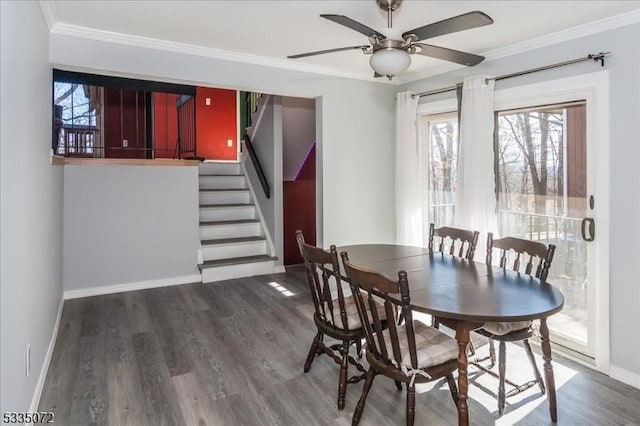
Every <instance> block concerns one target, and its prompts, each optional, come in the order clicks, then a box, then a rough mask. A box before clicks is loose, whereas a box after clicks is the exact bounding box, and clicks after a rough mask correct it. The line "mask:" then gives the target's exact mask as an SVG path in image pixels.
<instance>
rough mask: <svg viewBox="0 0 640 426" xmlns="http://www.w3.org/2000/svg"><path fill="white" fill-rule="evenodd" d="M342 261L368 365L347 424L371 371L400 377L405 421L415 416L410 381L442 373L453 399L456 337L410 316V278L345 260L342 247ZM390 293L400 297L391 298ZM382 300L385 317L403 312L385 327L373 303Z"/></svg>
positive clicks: (362, 398)
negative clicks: (404, 393) (361, 328)
mask: <svg viewBox="0 0 640 426" xmlns="http://www.w3.org/2000/svg"><path fill="white" fill-rule="evenodd" d="M341 257H342V263H343V265H344V269H345V272H346V274H347V277H348V278H349V283H350V285H351V292H352V294H353V295H354V299H355V301H356V306H357V309H358V314H359V315H360V323H361V324H364V332H365V338H366V342H367V345H366V354H367V355H366V356H367V361H368V362H369V370H368V371H367V374H366V379H365V382H364V387H363V389H362V395H361V396H360V399H359V400H358V404H357V405H356V409H355V411H354V413H353V420H352V422H351V424H352V425H357V424H358V423H359V422H360V418H361V416H362V412H363V410H364V405H365V402H366V400H367V395H368V394H369V390H370V389H371V385H372V384H373V379H374V378H375V376H376V375H378V374H382V375H384V376H387V377H389V378H391V379H393V380H394V381H395V382H396V386H397V387H398V389H402V386H401V383H405V384H406V387H407V405H406V422H407V425H409V426H411V425H413V422H414V417H415V384H416V383H425V382H430V381H433V380H437V379H440V378H442V377H446V380H447V383H448V385H449V390H450V391H451V396H452V398H453V400H454V402H455V403H456V404H457V403H458V389H457V386H456V382H455V381H454V379H453V375H452V373H453V372H454V371H455V370H456V369H457V365H458V364H457V357H458V342H457V341H456V340H455V339H453V338H451V337H449V336H447V335H446V334H444V333H442V332H441V331H439V330H437V329H435V328H433V327H429V326H427V325H425V324H422V323H420V322H415V323H414V322H413V316H412V311H411V308H410V297H409V283H408V281H407V273H406V272H405V271H400V272H398V281H395V280H392V279H390V278H388V277H386V276H384V275H381V274H379V273H377V272H375V271H370V270H367V269H364V268H361V267H358V266H356V265H354V264H352V263H351V262H349V256H348V254H347V253H344V252H343V253H341ZM389 294H394V295H395V296H396V298H397V296H398V294H399V296H400V300H397V299H393V298H391V297H390V296H389ZM380 299H381V300H382V301H383V306H384V312H385V314H386V318H389V319H390V318H394V319H395V317H396V313H397V312H398V310H400V311H401V312H402V315H403V316H404V321H403V322H402V324H401V325H398V324H397V322H396V321H391V320H389V321H387V324H388V329H387V330H384V324H383V323H382V318H381V317H380V315H379V312H378V310H377V309H373V308H374V307H375V306H376V303H378V301H377V300H380Z"/></svg>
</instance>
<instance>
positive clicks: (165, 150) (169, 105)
mask: <svg viewBox="0 0 640 426" xmlns="http://www.w3.org/2000/svg"><path fill="white" fill-rule="evenodd" d="M179 96H180V95H176V94H174V93H154V94H153V100H152V103H153V147H154V153H155V157H156V158H174V155H175V152H176V144H177V141H178V108H177V107H176V102H177V101H178V97H179Z"/></svg>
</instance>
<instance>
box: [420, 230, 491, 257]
mask: <svg viewBox="0 0 640 426" xmlns="http://www.w3.org/2000/svg"><path fill="white" fill-rule="evenodd" d="M479 235H480V233H479V232H478V231H467V230H466V229H460V228H452V227H449V226H443V227H441V228H436V227H435V225H434V224H433V223H430V224H429V251H430V252H433V251H434V249H435V251H438V252H442V253H449V254H450V255H452V256H458V257H462V258H464V259H468V260H473V257H474V255H475V253H476V246H477V244H478V236H479ZM435 237H438V238H439V239H440V241H439V244H437V242H436V241H435ZM456 246H458V249H457V250H456ZM465 248H466V250H465Z"/></svg>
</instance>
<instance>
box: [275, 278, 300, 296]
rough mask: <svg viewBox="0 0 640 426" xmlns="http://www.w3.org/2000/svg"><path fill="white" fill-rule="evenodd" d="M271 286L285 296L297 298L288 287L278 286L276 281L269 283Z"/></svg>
mask: <svg viewBox="0 0 640 426" xmlns="http://www.w3.org/2000/svg"><path fill="white" fill-rule="evenodd" d="M269 285H270V286H271V287H273V288H274V289H276V290H278V291H279V292H280V293H281V294H282V295H283V296H287V297H289V296H295V293H292V292H291V291H290V290H288V289H287V288H286V287H283V286H281V285H280V284H278V283H277V282H275V281H272V282H270V283H269Z"/></svg>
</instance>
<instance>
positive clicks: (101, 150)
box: [52, 69, 235, 159]
mask: <svg viewBox="0 0 640 426" xmlns="http://www.w3.org/2000/svg"><path fill="white" fill-rule="evenodd" d="M195 95H196V87H193V86H185V85H178V84H170V83H161V82H155V81H147V80H135V79H129V78H120V77H110V76H103V75H96V74H84V73H77V72H72V71H63V70H57V69H54V70H53V99H52V100H53V110H54V117H53V143H52V148H53V151H54V152H55V154H57V155H64V156H67V157H99V158H141V159H142V158H144V159H152V158H188V157H192V156H195V155H196V152H195V150H196V146H195V134H196V132H195ZM234 96H235V92H234Z"/></svg>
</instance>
